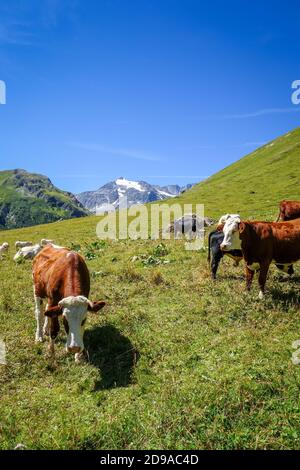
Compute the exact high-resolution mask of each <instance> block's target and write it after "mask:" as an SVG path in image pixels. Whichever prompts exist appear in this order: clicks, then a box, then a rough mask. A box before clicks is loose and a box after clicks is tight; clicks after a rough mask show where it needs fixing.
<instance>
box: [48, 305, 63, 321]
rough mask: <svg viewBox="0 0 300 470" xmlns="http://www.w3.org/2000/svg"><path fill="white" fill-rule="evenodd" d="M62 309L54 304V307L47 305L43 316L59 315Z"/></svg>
mask: <svg viewBox="0 0 300 470" xmlns="http://www.w3.org/2000/svg"><path fill="white" fill-rule="evenodd" d="M62 313H63V309H62V307H60V306H59V305H56V307H49V308H48V310H46V312H45V317H49V318H54V317H58V316H59V315H62Z"/></svg>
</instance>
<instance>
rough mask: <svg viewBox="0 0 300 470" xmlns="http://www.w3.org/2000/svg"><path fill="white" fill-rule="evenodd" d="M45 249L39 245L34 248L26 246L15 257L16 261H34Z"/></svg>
mask: <svg viewBox="0 0 300 470" xmlns="http://www.w3.org/2000/svg"><path fill="white" fill-rule="evenodd" d="M42 249H43V247H42V246H41V245H39V244H37V245H33V246H25V247H24V248H21V249H20V250H19V251H18V252H17V253H16V254H15V256H14V261H16V262H19V261H20V260H21V259H29V260H31V259H33V258H34V257H35V256H36V255H37V254H38V253H39V252H40V251H41V250H42Z"/></svg>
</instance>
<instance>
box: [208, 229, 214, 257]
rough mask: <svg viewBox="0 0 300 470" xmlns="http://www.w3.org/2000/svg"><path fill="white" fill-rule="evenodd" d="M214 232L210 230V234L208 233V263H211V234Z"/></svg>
mask: <svg viewBox="0 0 300 470" xmlns="http://www.w3.org/2000/svg"><path fill="white" fill-rule="evenodd" d="M213 233H214V232H210V234H209V235H208V254H207V261H208V263H210V259H211V257H210V239H211V236H212V234H213Z"/></svg>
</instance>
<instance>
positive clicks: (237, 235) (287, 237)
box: [221, 218, 300, 299]
mask: <svg viewBox="0 0 300 470" xmlns="http://www.w3.org/2000/svg"><path fill="white" fill-rule="evenodd" d="M223 232H224V241H223V243H222V245H221V248H222V249H223V250H224V251H227V250H228V249H238V248H241V249H242V253H243V256H244V259H245V262H246V280H247V289H250V288H251V284H252V280H253V276H254V273H255V271H258V270H259V279H258V282H259V286H260V292H259V297H260V298H261V299H262V298H263V296H264V291H265V284H266V279H267V274H268V270H269V266H270V264H271V263H275V264H276V266H277V267H279V268H280V269H283V270H284V271H286V272H288V273H289V274H292V273H293V267H292V265H293V264H294V263H295V262H297V261H299V260H300V219H296V220H293V221H288V222H250V221H244V222H242V221H241V220H240V219H238V218H236V219H233V220H228V221H227V222H226V223H225V225H224V228H223Z"/></svg>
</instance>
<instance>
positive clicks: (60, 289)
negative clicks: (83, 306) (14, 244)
mask: <svg viewBox="0 0 300 470" xmlns="http://www.w3.org/2000/svg"><path fill="white" fill-rule="evenodd" d="M33 280H34V284H35V290H36V294H37V295H39V296H40V297H43V298H44V297H48V298H53V300H54V303H56V302H58V301H59V300H61V299H62V298H64V297H68V296H70V295H84V296H86V297H88V296H89V290H90V277H89V271H88V268H87V266H86V263H85V261H84V259H83V258H82V256H81V255H79V254H78V253H75V252H73V251H71V250H69V249H67V248H54V247H53V246H50V245H49V246H46V247H45V248H44V249H43V250H42V251H41V252H40V253H39V254H38V255H37V256H36V258H35V259H34V262H33Z"/></svg>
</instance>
